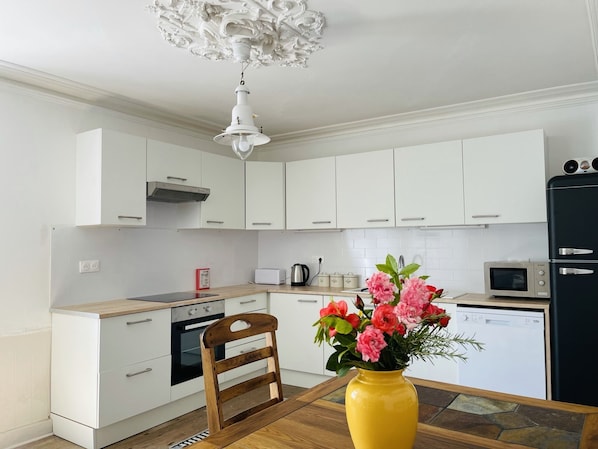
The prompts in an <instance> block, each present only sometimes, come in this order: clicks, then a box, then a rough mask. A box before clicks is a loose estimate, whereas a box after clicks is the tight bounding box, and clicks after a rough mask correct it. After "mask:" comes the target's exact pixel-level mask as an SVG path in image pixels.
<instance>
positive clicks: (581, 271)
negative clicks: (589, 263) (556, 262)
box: [559, 267, 594, 276]
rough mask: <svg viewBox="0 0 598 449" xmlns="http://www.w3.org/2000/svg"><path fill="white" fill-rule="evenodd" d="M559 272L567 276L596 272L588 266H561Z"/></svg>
mask: <svg viewBox="0 0 598 449" xmlns="http://www.w3.org/2000/svg"><path fill="white" fill-rule="evenodd" d="M559 274H562V275H563V276H567V275H570V274H594V270H588V269H587V268H565V267H561V268H559Z"/></svg>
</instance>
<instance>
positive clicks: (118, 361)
mask: <svg viewBox="0 0 598 449" xmlns="http://www.w3.org/2000/svg"><path fill="white" fill-rule="evenodd" d="M170 321H171V319H170V309H164V310H155V311H152V312H143V313H134V314H130V315H123V316H118V317H114V318H106V319H102V320H100V371H107V370H110V369H113V368H118V367H122V366H127V365H132V364H134V363H138V362H141V361H143V360H150V359H155V358H158V357H162V356H165V355H169V354H170Z"/></svg>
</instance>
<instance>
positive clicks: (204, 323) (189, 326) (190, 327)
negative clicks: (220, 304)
mask: <svg viewBox="0 0 598 449" xmlns="http://www.w3.org/2000/svg"><path fill="white" fill-rule="evenodd" d="M219 319H220V318H217V319H215V320H209V321H201V322H199V323H194V324H187V325H186V326H185V328H184V329H185V330H186V331H190V330H193V329H198V328H200V327H208V326H209V325H210V324H213V323H215V322H216V321H218V320H219Z"/></svg>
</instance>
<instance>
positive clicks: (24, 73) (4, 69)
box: [0, 60, 222, 135]
mask: <svg viewBox="0 0 598 449" xmlns="http://www.w3.org/2000/svg"><path fill="white" fill-rule="evenodd" d="M0 79H1V80H3V81H5V82H7V83H11V84H14V85H18V86H21V87H24V88H27V89H33V90H36V91H38V92H40V93H42V94H45V95H49V96H52V97H54V98H57V99H59V100H62V101H63V100H70V101H73V102H76V103H85V104H88V105H91V106H97V107H102V108H106V109H111V110H113V111H117V112H121V113H123V114H128V115H132V116H135V117H139V118H142V119H146V120H152V121H156V122H159V123H162V124H165V125H170V126H174V127H177V128H183V129H188V130H190V131H193V132H195V133H200V134H207V135H214V134H217V133H219V132H220V131H221V128H222V125H221V124H216V123H213V122H208V121H202V120H194V119H190V118H189V117H186V116H183V115H177V114H173V113H172V112H169V111H166V110H161V109H159V108H156V107H155V106H152V105H149V104H146V103H143V102H139V101H135V100H132V99H130V98H127V97H124V96H119V95H115V94H113V93H111V92H107V91H104V90H101V89H97V88H94V87H91V86H87V85H85V84H81V83H76V82H74V81H71V80H68V79H65V78H61V77H57V76H54V75H50V74H48V73H44V72H40V71H37V70H34V69H30V68H28V67H23V66H19V65H16V64H12V63H10V62H6V61H1V60H0Z"/></svg>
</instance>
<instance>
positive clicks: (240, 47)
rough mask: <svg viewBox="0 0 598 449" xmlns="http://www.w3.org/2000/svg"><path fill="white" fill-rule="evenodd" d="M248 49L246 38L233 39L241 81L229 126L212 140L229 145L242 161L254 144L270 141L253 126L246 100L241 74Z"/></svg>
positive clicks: (251, 113) (247, 93)
mask: <svg viewBox="0 0 598 449" xmlns="http://www.w3.org/2000/svg"><path fill="white" fill-rule="evenodd" d="M250 51H251V45H250V43H249V41H248V40H247V39H245V38H238V39H236V40H234V41H233V53H234V57H235V60H237V61H238V62H241V64H242V66H241V81H240V82H239V85H238V86H237V88H236V89H235V94H236V96H237V104H236V105H235V106H234V107H233V111H232V114H231V115H232V119H231V123H230V126H228V127H227V128H226V129H225V130H224V132H223V133H222V134H218V135H217V136H216V137H214V142H216V143H219V144H221V145H230V146H231V147H232V149H233V151H234V153H235V154H236V155H237V156H238V157H239V158H240V159H241V160H243V161H244V160H245V159H247V158H248V157H249V155H250V154H251V153H252V151H253V148H254V147H255V146H256V145H263V144H266V143H268V142H270V138H269V137H268V136H266V135H265V134H262V132H261V130H259V129H258V128H257V126H255V123H254V122H253V118H254V117H255V116H254V114H253V111H252V110H251V106H250V105H249V103H248V101H247V96H248V95H249V89H248V88H247V86H245V80H244V79H243V76H244V69H245V68H247V65H248V63H247V61H248V60H249V54H250ZM243 64H245V66H243Z"/></svg>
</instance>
